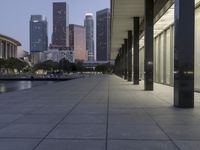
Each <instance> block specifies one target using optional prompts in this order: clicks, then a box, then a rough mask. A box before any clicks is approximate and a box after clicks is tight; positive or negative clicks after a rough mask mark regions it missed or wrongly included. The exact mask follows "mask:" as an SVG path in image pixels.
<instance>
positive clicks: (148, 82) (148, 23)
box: [144, 0, 154, 91]
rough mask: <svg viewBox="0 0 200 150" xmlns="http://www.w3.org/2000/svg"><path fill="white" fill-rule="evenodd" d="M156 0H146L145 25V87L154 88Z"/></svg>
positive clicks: (147, 88) (146, 88) (150, 89)
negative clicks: (154, 20)
mask: <svg viewBox="0 0 200 150" xmlns="http://www.w3.org/2000/svg"><path fill="white" fill-rule="evenodd" d="M153 19H154V0H145V17H144V21H145V27H144V34H145V35H144V46H145V54H144V88H145V90H146V91H152V90H153V25H154V22H153Z"/></svg>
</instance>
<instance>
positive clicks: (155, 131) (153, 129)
mask: <svg viewBox="0 0 200 150" xmlns="http://www.w3.org/2000/svg"><path fill="white" fill-rule="evenodd" d="M108 137H109V139H144V140H145V139H149V140H150V139H151V140H152V139H168V138H167V136H166V135H165V134H164V133H163V132H162V131H161V130H160V129H159V128H158V127H157V126H156V125H124V124H114V125H109V128H108Z"/></svg>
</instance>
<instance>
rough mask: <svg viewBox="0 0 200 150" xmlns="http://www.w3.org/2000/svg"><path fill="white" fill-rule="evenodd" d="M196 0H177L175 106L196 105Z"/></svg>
mask: <svg viewBox="0 0 200 150" xmlns="http://www.w3.org/2000/svg"><path fill="white" fill-rule="evenodd" d="M194 11H195V4H194V0H175V48H174V72H175V74H174V106H175V107H180V108H193V107H194Z"/></svg>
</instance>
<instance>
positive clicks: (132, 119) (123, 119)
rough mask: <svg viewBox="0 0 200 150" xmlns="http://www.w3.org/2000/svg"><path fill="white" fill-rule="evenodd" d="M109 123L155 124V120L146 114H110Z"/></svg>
mask: <svg viewBox="0 0 200 150" xmlns="http://www.w3.org/2000/svg"><path fill="white" fill-rule="evenodd" d="M109 124H110V125H111V126H112V124H125V125H130V124H132V125H155V122H154V121H153V120H152V119H151V118H150V117H149V116H147V115H146V114H144V115H133V114H132V115H120V114H119V115H109Z"/></svg>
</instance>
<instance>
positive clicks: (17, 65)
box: [6, 57, 29, 72]
mask: <svg viewBox="0 0 200 150" xmlns="http://www.w3.org/2000/svg"><path fill="white" fill-rule="evenodd" d="M6 61H7V63H6V68H7V69H11V70H13V71H14V69H17V71H18V72H20V71H22V70H23V69H24V68H25V67H27V66H29V65H28V63H26V62H24V61H22V60H20V59H17V58H13V57H11V58H8V59H7V60H6Z"/></svg>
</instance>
